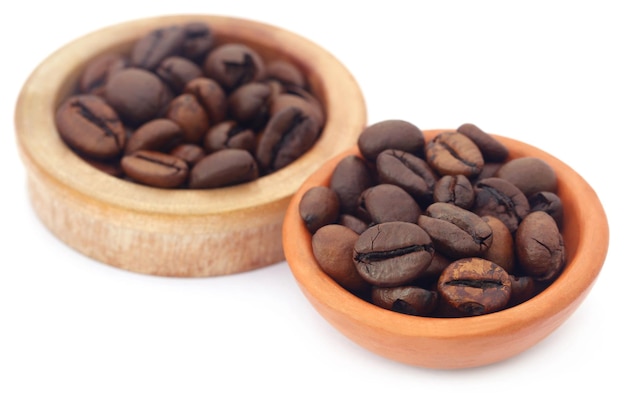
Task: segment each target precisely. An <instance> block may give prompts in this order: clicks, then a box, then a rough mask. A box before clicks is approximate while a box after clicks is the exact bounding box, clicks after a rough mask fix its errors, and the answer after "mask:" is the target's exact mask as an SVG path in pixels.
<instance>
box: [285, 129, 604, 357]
mask: <svg viewBox="0 0 626 399" xmlns="http://www.w3.org/2000/svg"><path fill="white" fill-rule="evenodd" d="M439 132H441V130H432V131H425V132H424V134H425V136H426V139H427V140H429V139H431V138H432V137H434V136H435V135H436V134H437V133H439ZM496 137H497V138H498V139H499V140H501V142H502V143H504V144H505V145H506V146H508V148H509V150H510V154H511V157H512V158H517V157H522V156H534V157H539V158H541V159H543V160H545V161H546V162H548V163H549V164H550V165H551V166H552V167H553V168H554V169H555V171H556V173H557V177H558V186H559V196H560V197H561V200H562V203H563V207H564V214H563V220H564V224H563V230H562V232H563V239H564V242H565V245H566V250H567V253H568V262H567V265H566V267H565V268H564V270H563V272H562V274H561V275H560V276H559V277H558V279H557V280H555V281H554V282H553V283H552V284H551V285H550V286H549V287H548V288H547V289H546V290H545V291H543V292H542V293H540V294H539V295H537V296H535V297H534V298H532V299H530V300H528V301H527V302H524V303H522V304H520V305H517V306H515V307H512V308H509V309H506V310H502V311H499V312H496V313H492V314H487V315H482V316H474V317H466V318H454V319H445V318H434V317H433V318H431V317H417V316H409V315H404V314H400V313H396V312H392V311H388V310H385V309H382V308H379V307H377V306H375V305H373V304H370V303H368V302H366V301H363V300H361V299H359V298H357V297H356V296H353V295H352V294H350V293H349V292H348V291H346V290H344V289H343V288H341V287H340V286H339V285H338V284H337V283H335V282H334V281H333V280H332V279H331V278H330V277H328V276H327V275H326V274H325V273H324V272H323V271H322V270H321V269H320V268H319V266H318V264H317V262H316V260H315V258H314V256H313V252H312V249H311V234H310V233H309V232H308V230H307V229H306V227H305V226H304V223H303V222H302V220H301V218H300V215H299V211H298V204H299V202H300V199H301V198H302V195H303V194H304V193H305V192H306V191H307V190H308V189H309V188H311V187H314V186H319V185H328V183H329V179H330V176H331V174H332V171H333V170H334V168H335V166H336V165H337V163H338V162H339V161H340V160H341V159H343V157H345V156H346V155H348V154H359V150H358V148H357V147H356V146H354V147H353V148H351V149H350V150H348V151H346V152H344V153H342V154H340V155H338V156H337V157H335V158H333V159H332V160H330V161H329V162H327V163H326V164H325V165H324V166H322V167H321V168H320V169H319V170H318V171H317V172H315V173H314V174H313V175H311V177H310V178H309V179H307V180H306V181H305V183H304V184H303V185H302V187H301V188H300V189H299V190H298V192H297V193H296V195H295V196H294V197H293V199H292V201H291V203H290V205H289V208H288V209H287V214H286V216H285V222H284V227H283V240H284V241H283V245H284V248H285V255H286V259H287V263H288V264H289V267H290V268H291V271H292V272H293V275H294V277H295V279H296V281H297V282H298V285H299V286H300V288H301V290H302V292H303V293H304V295H305V296H306V298H307V299H308V300H309V301H310V302H311V304H312V305H313V306H314V307H315V309H316V310H317V311H318V312H319V313H320V314H321V315H322V316H323V317H324V318H325V319H326V320H327V321H328V322H329V323H330V324H332V325H333V326H334V327H335V328H337V329H338V330H339V331H340V332H341V333H343V334H344V335H345V336H346V337H348V338H349V339H351V340H353V341H354V342H356V343H357V344H359V345H361V346H362V347H364V348H366V349H368V350H370V351H372V352H374V353H376V354H378V355H381V356H384V357H386V358H389V359H393V360H396V361H398V362H402V363H406V364H409V365H414V366H420V367H426V368H435V369H457V368H469V367H475V366H482V365H487V364H491V363H495V362H498V361H501V360H504V359H507V358H510V357H512V356H515V355H517V354H519V353H521V352H523V351H524V350H526V349H528V348H530V347H531V346H533V345H535V344H536V343H537V342H539V341H540V340H542V339H543V338H545V337H546V336H548V335H549V334H550V333H552V332H553V331H554V330H555V329H556V328H558V327H559V326H560V325H561V324H562V323H563V322H564V321H565V320H566V319H567V318H568V317H569V316H570V315H571V314H572V313H573V312H574V311H575V310H576V308H577V307H578V306H579V305H580V304H581V302H582V301H583V300H584V299H585V297H586V296H587V294H588V293H589V291H590V289H591V288H592V285H593V283H594V281H595V280H596V277H597V276H598V273H599V272H600V269H601V268H602V265H603V263H604V259H605V257H606V254H607V251H608V242H609V230H608V222H607V218H606V215H605V212H604V209H603V207H602V205H601V203H600V201H599V199H598V197H597V195H596V193H595V192H594V190H593V189H592V188H591V187H590V186H589V184H587V182H586V181H585V180H583V178H582V177H581V176H580V175H578V174H577V173H576V172H575V171H574V170H572V169H571V168H570V167H569V166H567V165H566V164H564V163H563V162H561V161H559V160H558V159H556V158H555V157H553V156H551V155H549V154H547V153H545V152H543V151H542V150H540V149H537V148H535V147H533V146H530V145H528V144H524V143H522V142H519V141H515V140H512V139H509V138H505V137H500V136H496Z"/></svg>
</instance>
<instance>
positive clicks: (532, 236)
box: [515, 211, 565, 281]
mask: <svg viewBox="0 0 626 399" xmlns="http://www.w3.org/2000/svg"><path fill="white" fill-rule="evenodd" d="M515 253H516V255H517V260H518V262H519V265H520V267H521V269H522V270H523V272H524V273H525V274H526V275H528V276H531V277H533V278H535V279H536V280H538V281H552V280H554V279H555V278H556V277H557V276H558V274H559V273H560V272H561V270H562V269H563V266H564V265H565V247H564V244H563V237H562V235H561V232H560V231H559V228H558V226H557V224H556V221H555V220H554V219H553V218H552V216H550V215H548V214H547V213H545V212H543V211H536V212H531V213H529V214H528V216H526V217H525V218H524V220H522V222H521V223H520V225H519V228H518V229H517V232H516V233H515Z"/></svg>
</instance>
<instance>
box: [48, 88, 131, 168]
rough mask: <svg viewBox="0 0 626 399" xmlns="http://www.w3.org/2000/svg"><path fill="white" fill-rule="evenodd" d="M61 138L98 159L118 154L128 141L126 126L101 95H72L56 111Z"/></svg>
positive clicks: (77, 149)
mask: <svg viewBox="0 0 626 399" xmlns="http://www.w3.org/2000/svg"><path fill="white" fill-rule="evenodd" d="M55 121H56V125H57V128H58V129H59V135H60V136H61V138H62V139H63V140H64V141H65V142H66V143H67V144H68V145H69V146H70V147H72V148H73V149H75V150H76V151H78V152H80V153H82V154H85V155H87V156H90V157H93V158H96V159H100V160H102V159H111V158H114V157H117V156H118V155H119V154H121V153H122V151H123V150H124V146H125V145H126V130H125V129H124V126H123V125H122V123H121V122H120V120H119V118H118V116H117V113H116V112H115V111H114V110H113V108H111V107H110V106H109V105H108V104H107V103H106V102H105V101H104V100H103V99H102V98H101V97H98V96H95V95H90V94H82V95H76V96H72V97H69V98H68V99H67V100H65V101H64V102H63V103H62V104H61V106H60V107H59V108H58V110H57V112H56V119H55Z"/></svg>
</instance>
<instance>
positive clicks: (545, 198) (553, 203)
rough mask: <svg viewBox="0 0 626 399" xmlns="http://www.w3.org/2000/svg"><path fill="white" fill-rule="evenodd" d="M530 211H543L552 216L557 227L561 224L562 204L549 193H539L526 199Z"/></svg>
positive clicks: (555, 196)
mask: <svg viewBox="0 0 626 399" xmlns="http://www.w3.org/2000/svg"><path fill="white" fill-rule="evenodd" d="M528 204H529V205H530V211H531V212H534V211H544V212H546V213H547V214H548V215H550V216H552V217H553V218H554V220H555V221H556V224H557V225H558V226H561V224H562V223H563V204H562V203H561V198H560V197H559V196H558V195H557V194H555V193H553V192H550V191H539V192H537V193H535V194H533V195H531V196H530V197H528Z"/></svg>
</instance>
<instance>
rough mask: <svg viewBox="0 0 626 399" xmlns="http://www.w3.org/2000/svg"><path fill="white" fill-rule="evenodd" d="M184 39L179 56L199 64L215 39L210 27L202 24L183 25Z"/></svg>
mask: <svg viewBox="0 0 626 399" xmlns="http://www.w3.org/2000/svg"><path fill="white" fill-rule="evenodd" d="M183 31H184V35H185V38H184V40H183V44H182V49H181V55H182V56H183V57H185V58H189V59H190V60H192V61H194V62H196V63H199V62H201V61H203V60H204V58H205V57H206V55H207V54H208V53H209V51H210V50H211V48H212V47H213V44H214V42H215V40H214V39H215V38H214V35H213V31H212V30H211V27H210V26H209V25H207V24H205V23H204V22H199V21H195V22H189V23H187V24H185V25H183Z"/></svg>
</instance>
